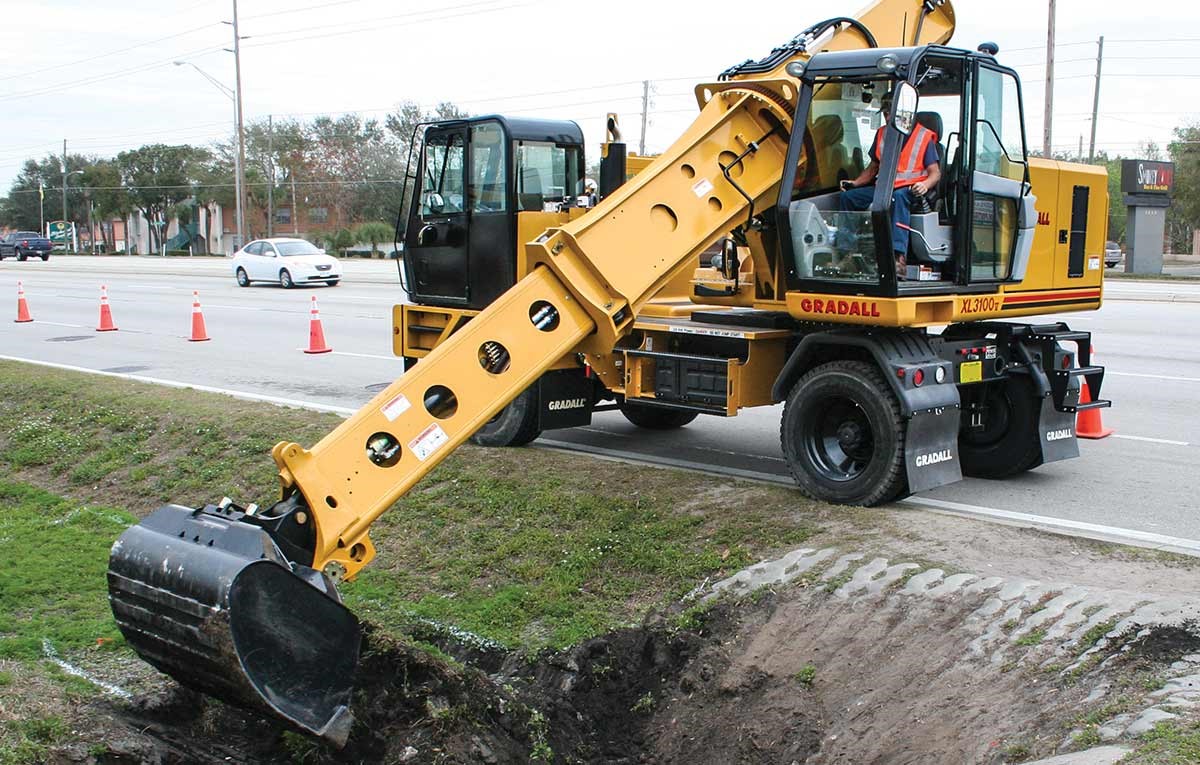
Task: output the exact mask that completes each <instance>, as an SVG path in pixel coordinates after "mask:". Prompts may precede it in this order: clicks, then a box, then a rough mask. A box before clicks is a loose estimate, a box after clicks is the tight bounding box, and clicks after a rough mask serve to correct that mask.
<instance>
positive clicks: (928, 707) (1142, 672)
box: [56, 576, 1200, 765]
mask: <svg viewBox="0 0 1200 765" xmlns="http://www.w3.org/2000/svg"><path fill="white" fill-rule="evenodd" d="M843 589H844V588H843ZM759 593H760V594H757V595H755V596H752V597H750V598H744V599H742V600H738V601H730V600H722V601H718V602H717V605H715V606H714V607H713V608H711V609H709V610H708V611H707V612H706V613H704V615H703V626H702V627H700V628H698V629H695V630H680V629H673V628H672V627H671V626H670V625H671V624H673V623H674V622H673V621H672V620H671V619H669V618H667V617H665V616H659V617H656V618H655V619H654V623H653V624H648V625H646V626H644V627H641V628H633V629H627V630H622V631H618V632H615V633H612V634H609V635H606V636H605V637H603V638H598V639H594V640H590V641H587V642H586V643H584V644H582V645H579V646H577V647H575V648H574V649H571V650H569V651H565V652H559V653H548V654H545V655H542V656H540V657H538V659H537V660H536V661H530V660H529V659H527V658H522V657H519V656H509V655H504V654H503V653H499V652H487V651H481V650H480V649H478V648H477V647H476V648H468V647H460V646H457V645H455V644H454V643H452V642H449V641H447V640H441V641H440V645H441V648H442V649H443V650H444V651H446V652H448V653H454V654H457V655H458V656H459V657H461V658H462V659H463V660H466V661H468V662H469V663H468V664H459V663H458V662H457V661H447V660H444V659H442V658H438V657H437V656H436V655H434V654H431V653H429V652H426V651H424V650H420V649H416V648H413V647H410V646H407V645H403V644H399V643H396V642H393V641H391V640H390V639H387V638H384V637H382V636H380V635H379V634H377V633H375V632H374V631H371V630H368V633H367V636H366V643H365V646H364V652H363V660H362V663H361V665H360V670H361V671H360V677H359V683H358V688H359V691H358V694H357V696H356V700H355V704H354V713H355V715H356V720H357V721H356V725H355V728H354V731H353V733H352V735H351V738H350V741H349V743H348V744H347V746H346V747H345V748H344V749H342V750H340V751H336V750H333V749H331V748H329V747H326V746H324V745H322V744H320V743H317V742H314V741H312V740H311V739H308V738H305V737H303V736H299V735H297V734H294V733H289V732H287V731H286V730H285V728H283V727H282V726H281V725H279V724H277V723H275V722H274V721H270V720H265V719H263V718H261V717H259V716H257V715H253V714H247V713H245V712H243V711H241V710H237V709H233V708H230V707H226V706H224V705H221V704H218V703H216V702H212V701H209V700H206V699H204V698H203V697H200V696H198V695H196V694H193V693H191V692H189V691H186V690H183V689H180V688H179V687H178V686H175V685H174V684H173V683H169V682H166V683H164V684H163V685H162V687H161V688H160V689H159V690H157V691H154V692H151V693H149V694H145V695H142V696H139V697H138V698H137V699H136V700H135V701H134V702H133V703H131V704H118V703H113V702H109V701H96V702H93V703H92V704H91V706H90V708H89V709H88V710H87V717H88V718H89V721H90V725H91V727H92V728H93V729H102V730H104V731H105V733H104V735H103V740H104V742H105V747H104V748H106V751H104V752H103V753H101V751H100V749H101V748H102V747H97V746H95V745H94V744H93V745H91V746H89V747H87V748H84V747H83V746H82V745H79V746H73V747H67V748H64V749H60V750H58V752H57V754H56V756H57V758H58V759H57V760H56V761H57V762H73V763H155V764H158V763H162V764H171V765H175V764H183V763H188V764H191V763H196V764H202V765H215V764H216V763H228V762H239V763H248V764H249V765H266V764H268V763H269V764H271V765H275V764H277V763H402V762H413V763H435V762H436V763H510V762H511V763H519V762H531V761H546V762H550V761H553V762H582V763H644V762H646V763H676V762H678V763H700V764H704V763H712V764H713V765H717V764H718V763H793V762H794V763H810V764H812V765H825V764H832V763H845V764H849V763H855V764H856V765H857V764H859V763H930V762H962V763H1004V762H1019V761H1023V760H1025V759H1032V758H1033V756H1034V754H1035V753H1036V754H1041V755H1046V754H1050V753H1054V752H1056V751H1062V750H1064V747H1065V748H1066V749H1070V748H1072V747H1071V744H1070V737H1071V735H1072V732H1073V730H1075V729H1076V728H1077V727H1078V724H1079V720H1080V719H1081V715H1083V714H1084V713H1085V712H1087V711H1089V710H1091V709H1094V708H1098V707H1100V706H1102V705H1103V704H1105V703H1112V700H1113V699H1112V696H1113V695H1114V694H1113V693H1109V694H1108V695H1107V696H1105V695H1103V694H1100V695H1097V693H1095V692H1096V691H1097V689H1101V690H1103V689H1104V688H1113V687H1115V688H1118V689H1123V690H1122V693H1123V694H1125V695H1123V696H1122V700H1123V701H1122V703H1123V704H1125V705H1126V706H1125V707H1123V709H1124V708H1133V707H1136V705H1137V703H1138V702H1137V701H1136V700H1133V701H1131V700H1130V699H1131V698H1132V696H1137V695H1139V694H1140V695H1144V694H1145V692H1146V690H1148V689H1149V688H1150V687H1151V686H1150V685H1149V684H1148V683H1147V682H1146V678H1152V677H1157V676H1158V673H1160V672H1162V671H1163V670H1165V669H1166V668H1167V667H1169V666H1170V665H1171V664H1172V663H1173V662H1177V661H1179V660H1180V659H1181V658H1182V657H1183V656H1186V655H1188V654H1194V653H1195V652H1196V651H1197V649H1198V648H1200V634H1198V633H1197V630H1196V629H1195V627H1194V625H1192V624H1178V625H1167V626H1162V627H1158V628H1152V629H1149V630H1141V631H1140V632H1139V631H1138V630H1136V629H1132V628H1131V629H1130V630H1128V631H1127V632H1126V633H1125V634H1124V635H1123V636H1122V637H1121V638H1120V639H1114V640H1112V641H1110V643H1111V645H1110V646H1109V648H1108V650H1107V651H1106V652H1105V653H1104V655H1105V656H1112V657H1114V658H1111V659H1110V660H1109V661H1107V662H1104V663H1103V665H1101V666H1097V665H1098V664H1099V662H1096V663H1093V664H1091V665H1089V666H1088V667H1086V668H1085V669H1084V670H1081V671H1079V672H1075V673H1065V672H1063V671H1062V664H1061V663H1055V664H1053V665H1050V666H1049V668H1047V662H1048V661H1051V660H1054V659H1055V658H1056V657H1058V656H1059V655H1060V654H1061V651H1062V647H1063V644H1062V643H1060V642H1058V641H1046V642H1045V643H1038V642H1036V641H1016V642H1014V641H1012V640H1000V641H998V642H996V643H995V644H993V645H992V646H990V647H987V648H985V649H983V650H980V648H979V641H978V640H977V638H978V635H979V633H980V628H979V626H978V624H974V626H972V624H973V620H974V621H975V622H977V621H978V620H977V617H975V616H973V614H974V613H975V612H976V609H978V608H979V607H981V606H983V605H984V604H985V603H986V601H987V599H988V597H989V595H988V594H987V593H985V592H980V593H977V594H974V595H971V594H969V593H968V594H964V595H963V596H962V597H961V598H955V599H952V600H938V599H929V598H921V597H920V596H911V595H906V594H904V593H902V592H900V591H899V587H893V588H889V589H888V590H887V591H885V592H884V593H883V594H877V595H876V596H874V597H863V596H860V597H847V596H846V595H844V594H843V591H842V590H839V591H837V592H833V591H832V585H828V586H827V585H823V584H822V583H821V582H820V580H819V579H817V578H816V577H815V576H814V577H812V578H808V579H804V580H802V581H800V582H798V583H793V584H792V585H789V586H788V587H785V588H781V589H779V591H778V592H771V591H770V590H760V591H759ZM1049 600H1050V598H1049V596H1042V597H1040V598H1038V599H1037V600H1036V601H1034V602H1032V603H1030V604H1029V606H1030V607H1029V614H1031V615H1032V614H1036V613H1037V612H1038V610H1039V609H1042V608H1044V607H1045V606H1046V603H1047V602H1048V601H1049ZM428 637H429V638H430V639H432V638H433V637H434V636H433V635H430V636H428ZM1088 647H1089V646H1088V645H1076V646H1072V647H1070V650H1069V651H1068V656H1067V658H1066V659H1065V660H1064V661H1070V660H1071V659H1073V658H1075V657H1076V656H1078V655H1081V654H1082V653H1083V651H1085V650H1086V649H1087V648H1088ZM1122 648H1127V649H1128V650H1124V651H1122V650H1121V649H1122ZM1060 658H1061V657H1060ZM1198 669H1200V667H1198ZM1130 694H1132V696H1130ZM1131 704H1132V706H1130V705H1131ZM1014 753H1017V754H1014Z"/></svg>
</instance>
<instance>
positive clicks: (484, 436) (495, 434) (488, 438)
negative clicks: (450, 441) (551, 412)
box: [471, 385, 542, 446]
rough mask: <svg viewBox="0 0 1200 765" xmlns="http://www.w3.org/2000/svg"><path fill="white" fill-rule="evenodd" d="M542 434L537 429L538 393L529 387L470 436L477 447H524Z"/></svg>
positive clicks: (535, 388) (535, 387) (534, 386)
mask: <svg viewBox="0 0 1200 765" xmlns="http://www.w3.org/2000/svg"><path fill="white" fill-rule="evenodd" d="M541 434H542V431H541V429H540V428H539V427H538V391H537V386H536V385H533V386H530V387H529V388H527V389H526V390H525V392H524V393H522V394H521V395H519V396H517V397H516V398H515V399H513V400H512V403H510V404H509V405H508V406H506V407H504V408H503V409H501V410H500V413H499V414H497V415H496V416H495V417H493V418H492V419H491V420H489V421H488V422H487V423H486V424H485V425H484V426H483V427H482V428H480V429H479V430H477V431H475V435H473V436H471V443H473V444H477V445H479V446H524V445H525V444H528V443H529V442H530V441H533V440H534V439H535V438H537V437H538V436H540V435H541Z"/></svg>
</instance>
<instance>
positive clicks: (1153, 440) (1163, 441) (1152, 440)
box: [1112, 433, 1191, 446]
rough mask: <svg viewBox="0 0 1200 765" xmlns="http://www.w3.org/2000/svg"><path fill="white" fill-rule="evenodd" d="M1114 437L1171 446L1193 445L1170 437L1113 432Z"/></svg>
mask: <svg viewBox="0 0 1200 765" xmlns="http://www.w3.org/2000/svg"><path fill="white" fill-rule="evenodd" d="M1112 437H1113V438H1123V439H1125V440H1126V441H1145V442H1147V443H1151V444H1168V445H1170V446H1191V444H1190V443H1189V442H1187V441H1172V440H1171V439H1169V438H1148V437H1146V436H1127V435H1125V434H1124V433H1113V434H1112Z"/></svg>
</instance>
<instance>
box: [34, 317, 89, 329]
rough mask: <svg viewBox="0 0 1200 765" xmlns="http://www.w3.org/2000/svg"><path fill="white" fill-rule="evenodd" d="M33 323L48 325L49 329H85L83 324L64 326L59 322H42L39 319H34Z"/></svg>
mask: <svg viewBox="0 0 1200 765" xmlns="http://www.w3.org/2000/svg"><path fill="white" fill-rule="evenodd" d="M33 323H34V324H49V325H50V326H51V327H72V328H74V329H84V328H85V327H86V325H84V324H64V323H62V322H61V321H42V320H41V319H34V320H33Z"/></svg>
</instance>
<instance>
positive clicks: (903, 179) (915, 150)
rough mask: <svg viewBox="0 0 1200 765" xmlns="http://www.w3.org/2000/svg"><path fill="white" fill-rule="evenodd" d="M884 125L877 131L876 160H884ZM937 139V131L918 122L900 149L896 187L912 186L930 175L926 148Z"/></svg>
mask: <svg viewBox="0 0 1200 765" xmlns="http://www.w3.org/2000/svg"><path fill="white" fill-rule="evenodd" d="M884 127H886V126H884ZM884 127H880V128H879V130H878V131H876V132H875V161H876V162H881V161H882V157H881V155H882V154H883V130H884ZM936 140H937V133H935V132H933V131H932V130H930V129H929V128H927V127H925V126H924V125H921V124H917V125H916V126H915V127H914V129H913V131H912V132H911V133H909V134H908V140H907V141H905V142H904V148H903V149H901V150H900V159H899V161H897V162H896V183H895V188H898V189H900V188H904V187H905V186H911V185H913V184H914V183H916V182H917V181H923V180H925V179H926V178H928V177H929V170H928V169H927V168H926V167H925V150H926V149H928V148H929V144H930V142H932V141H936Z"/></svg>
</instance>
